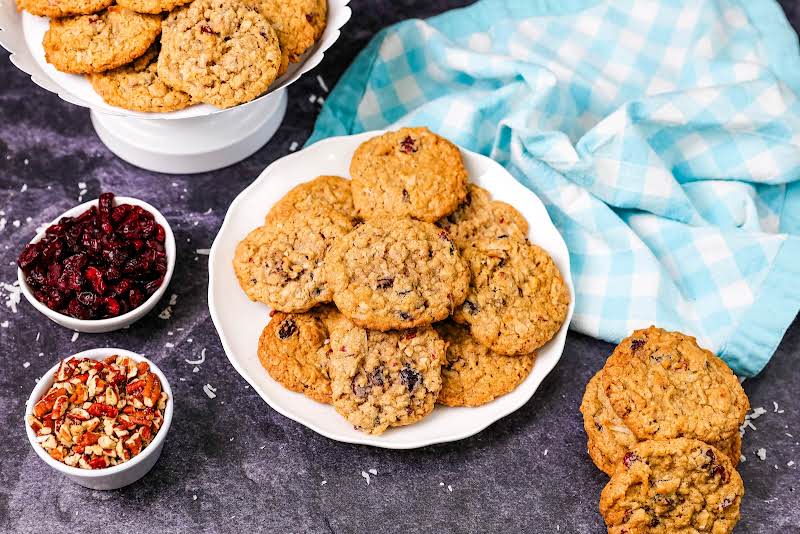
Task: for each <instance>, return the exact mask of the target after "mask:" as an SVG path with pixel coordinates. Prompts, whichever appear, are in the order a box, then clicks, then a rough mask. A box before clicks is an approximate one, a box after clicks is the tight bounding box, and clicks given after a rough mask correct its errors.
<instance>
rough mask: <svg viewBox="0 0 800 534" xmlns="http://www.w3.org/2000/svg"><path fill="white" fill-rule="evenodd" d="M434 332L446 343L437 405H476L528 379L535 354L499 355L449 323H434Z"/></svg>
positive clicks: (466, 330) (466, 332) (498, 395)
mask: <svg viewBox="0 0 800 534" xmlns="http://www.w3.org/2000/svg"><path fill="white" fill-rule="evenodd" d="M435 328H436V332H437V333H438V334H439V336H440V337H441V338H442V339H443V340H444V342H445V343H447V361H446V363H445V365H444V367H442V390H441V392H439V399H438V401H437V402H438V403H439V404H444V405H445V406H480V405H482V404H486V403H487V402H490V401H492V400H494V399H495V398H497V397H500V396H502V395H505V394H506V393H509V392H511V391H513V390H514V389H515V388H516V387H517V386H518V385H519V384H521V383H522V381H523V380H525V378H527V377H528V375H529V374H530V372H531V370H532V369H533V364H534V362H535V361H536V354H535V353H533V352H531V353H530V354H521V355H519V356H502V355H500V354H497V353H495V352H492V351H491V350H489V349H487V348H486V347H484V346H483V345H481V344H480V343H478V342H477V341H475V338H473V337H472V336H471V335H470V333H469V330H468V329H467V328H466V327H464V326H461V325H459V324H456V323H454V322H452V321H449V320H448V321H442V322H441V323H437V324H436V326H435Z"/></svg>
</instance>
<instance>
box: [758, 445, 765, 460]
mask: <svg viewBox="0 0 800 534" xmlns="http://www.w3.org/2000/svg"><path fill="white" fill-rule="evenodd" d="M756 455H757V456H758V458H759V460H761V461H762V462H763V461H764V460H766V459H767V449H765V448H763V447H762V448H760V449H758V450H757V451H756Z"/></svg>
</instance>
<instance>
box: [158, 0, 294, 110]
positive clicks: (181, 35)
mask: <svg viewBox="0 0 800 534" xmlns="http://www.w3.org/2000/svg"><path fill="white" fill-rule="evenodd" d="M163 28H164V35H163V36H162V38H161V54H160V55H159V57H158V75H159V76H160V77H161V78H162V79H163V80H164V81H165V82H166V83H167V84H169V85H171V86H172V87H174V88H176V89H180V90H181V91H185V92H187V93H189V94H190V95H192V98H193V99H195V100H198V101H201V102H206V103H208V104H212V105H214V106H217V107H219V108H228V107H232V106H236V105H238V104H242V103H244V102H249V101H250V100H253V99H254V98H256V97H257V96H259V95H261V93H263V92H264V91H266V90H267V88H268V87H269V85H270V84H271V83H272V81H273V80H274V79H275V78H276V77H277V75H278V68H279V66H280V63H281V52H280V47H279V46H278V37H277V35H276V34H275V30H274V29H273V28H272V26H271V25H270V24H269V22H267V20H266V19H265V18H264V17H263V16H262V15H261V14H260V13H258V11H256V9H255V8H253V7H250V6H248V5H246V4H245V3H241V2H230V1H228V0H195V1H194V2H192V3H191V4H189V5H188V6H183V7H181V8H178V9H176V10H175V11H173V12H172V13H170V14H169V16H168V17H167V19H166V20H165V21H164V24H163Z"/></svg>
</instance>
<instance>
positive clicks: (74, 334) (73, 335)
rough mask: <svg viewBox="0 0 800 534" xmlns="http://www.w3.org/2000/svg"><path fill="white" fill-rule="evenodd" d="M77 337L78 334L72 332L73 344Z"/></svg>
mask: <svg viewBox="0 0 800 534" xmlns="http://www.w3.org/2000/svg"><path fill="white" fill-rule="evenodd" d="M78 336H80V334H79V333H78V332H73V334H72V342H73V343H75V342H76V341H78Z"/></svg>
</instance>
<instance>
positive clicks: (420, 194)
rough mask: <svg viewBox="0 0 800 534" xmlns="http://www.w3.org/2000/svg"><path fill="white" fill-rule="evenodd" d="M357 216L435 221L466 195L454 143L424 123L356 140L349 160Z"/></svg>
mask: <svg viewBox="0 0 800 534" xmlns="http://www.w3.org/2000/svg"><path fill="white" fill-rule="evenodd" d="M350 174H351V176H352V177H353V181H352V187H353V203H354V204H355V206H356V209H357V210H358V214H359V216H361V217H362V218H364V219H371V218H375V217H382V216H392V217H413V218H415V219H419V220H422V221H428V222H435V221H437V220H438V219H440V218H442V217H444V216H445V215H448V214H450V213H451V212H452V211H453V210H455V209H456V207H458V205H459V204H460V203H461V202H462V201H463V200H464V198H465V197H466V195H467V171H466V169H465V168H464V163H463V161H462V159H461V153H460V152H459V150H458V147H457V146H455V145H454V144H453V143H451V142H450V141H448V140H447V139H444V138H443V137H440V136H438V135H436V134H435V133H433V132H431V131H430V130H428V129H427V128H401V129H400V130H397V131H396V132H387V133H385V134H383V135H379V136H377V137H373V138H372V139H370V140H368V141H365V142H364V143H361V145H359V147H358V148H357V149H356V151H355V153H354V154H353V159H352V160H351V162H350Z"/></svg>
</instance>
